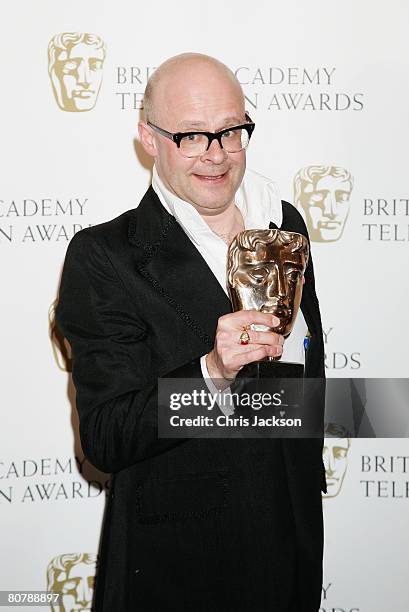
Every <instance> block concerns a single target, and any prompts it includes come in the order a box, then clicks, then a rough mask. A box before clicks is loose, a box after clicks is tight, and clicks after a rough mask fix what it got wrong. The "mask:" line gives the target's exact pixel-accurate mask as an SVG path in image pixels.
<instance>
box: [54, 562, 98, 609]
mask: <svg viewBox="0 0 409 612" xmlns="http://www.w3.org/2000/svg"><path fill="white" fill-rule="evenodd" d="M96 563H97V555H95V554H92V553H69V554H65V555H58V556H57V557H54V558H53V559H51V561H50V563H49V564H48V567H47V591H50V592H52V593H59V594H60V595H61V602H60V603H59V604H58V605H57V606H55V605H52V606H51V610H52V611H53V612H71V611H72V610H91V604H92V598H93V595H94V579H95V572H96Z"/></svg>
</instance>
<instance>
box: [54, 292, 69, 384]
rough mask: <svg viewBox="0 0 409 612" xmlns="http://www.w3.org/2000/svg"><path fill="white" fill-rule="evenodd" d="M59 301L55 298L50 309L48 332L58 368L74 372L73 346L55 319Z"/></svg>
mask: <svg viewBox="0 0 409 612" xmlns="http://www.w3.org/2000/svg"><path fill="white" fill-rule="evenodd" d="M57 301H58V300H54V302H53V303H52V304H51V306H50V308H49V309H48V333H49V336H50V340H51V348H52V350H53V355H54V360H55V363H56V364H57V366H58V368H59V369H60V370H62V371H63V372H72V354H71V347H70V345H69V343H68V341H67V340H66V339H65V337H64V336H63V334H62V333H61V332H60V330H59V329H58V327H57V323H56V321H55V308H56V306H57Z"/></svg>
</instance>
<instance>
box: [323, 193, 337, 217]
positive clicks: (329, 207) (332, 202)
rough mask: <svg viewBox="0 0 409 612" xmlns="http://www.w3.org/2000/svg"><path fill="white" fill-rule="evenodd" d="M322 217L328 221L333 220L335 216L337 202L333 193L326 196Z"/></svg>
mask: <svg viewBox="0 0 409 612" xmlns="http://www.w3.org/2000/svg"><path fill="white" fill-rule="evenodd" d="M324 215H325V216H326V217H328V218H329V219H335V218H336V216H337V200H336V197H335V194H334V193H329V194H327V196H326V198H325V200H324Z"/></svg>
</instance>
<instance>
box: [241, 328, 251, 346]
mask: <svg viewBox="0 0 409 612" xmlns="http://www.w3.org/2000/svg"><path fill="white" fill-rule="evenodd" d="M248 329H249V326H248V325H245V326H244V327H243V331H242V332H241V334H240V344H242V345H243V346H246V345H247V344H250V334H249V333H248V331H247V330H248Z"/></svg>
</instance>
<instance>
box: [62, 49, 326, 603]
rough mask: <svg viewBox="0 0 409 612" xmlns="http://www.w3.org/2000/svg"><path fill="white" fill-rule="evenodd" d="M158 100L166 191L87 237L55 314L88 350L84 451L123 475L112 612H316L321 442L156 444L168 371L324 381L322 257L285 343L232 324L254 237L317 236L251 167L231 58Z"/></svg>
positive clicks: (116, 510)
mask: <svg viewBox="0 0 409 612" xmlns="http://www.w3.org/2000/svg"><path fill="white" fill-rule="evenodd" d="M144 106H145V108H144V113H145V116H144V121H141V122H140V123H139V136H140V141H141V143H142V145H143V147H144V149H145V151H146V152H147V153H148V154H149V155H150V156H152V158H153V160H154V168H153V177H152V185H151V186H150V187H149V189H148V191H147V192H146V194H145V196H144V197H143V199H142V201H141V203H140V204H139V206H138V207H137V208H136V209H134V210H130V211H128V212H125V213H124V214H122V215H121V216H120V217H118V218H116V219H114V220H112V221H109V222H107V223H104V224H101V225H98V226H95V227H93V228H87V229H86V230H83V231H81V232H79V233H78V234H76V236H75V237H74V238H73V240H72V241H71V243H70V245H69V248H68V251H67V256H66V261H65V265H64V271H63V276H62V281H61V288H60V299H59V305H58V307H57V311H56V318H57V322H58V324H59V326H60V328H61V329H62V331H63V332H64V334H65V336H66V337H67V339H68V340H69V342H70V344H71V347H72V353H73V380H74V384H75V386H76V390H77V408H78V413H79V418H80V435H81V443H82V447H83V449H84V452H85V454H86V456H87V457H88V459H89V460H90V461H91V462H92V463H93V464H94V465H95V466H96V467H97V468H99V469H101V470H103V471H106V472H112V473H113V478H112V487H111V491H110V494H109V499H108V507H107V511H106V518H105V521H104V529H103V535H102V543H101V550H100V560H99V571H98V575H97V581H96V598H95V610H98V611H102V610H103V611H106V612H108V611H109V612H112V610H121V611H122V610H123V611H128V610H135V611H138V612H142V611H152V612H162V611H173V610H175V611H176V610H178V611H185V610H186V611H188V612H200V611H203V612H204V611H212V612H217V611H219V610H220V611H222V610H223V611H230V610H232V611H233V610H243V611H249V610H257V612H262V611H264V610H266V611H267V610H268V611H269V612H295V611H297V612H301V611H305V612H314V611H315V610H318V608H319V604H320V593H321V577H322V576H321V566H322V507H321V489H323V490H324V489H325V470H324V467H323V464H322V455H321V451H322V441H321V440H301V439H300V440H279V439H275V440H271V439H270V440H267V439H222V438H219V439H198V438H192V439H184V440H178V439H164V438H159V437H158V432H157V389H158V378H160V377H171V378H185V379H187V378H189V379H190V378H192V379H197V380H198V381H202V382H203V386H204V385H206V388H210V389H211V388H212V385H217V388H227V387H228V386H229V385H231V384H232V383H233V381H234V379H235V378H236V376H237V375H238V373H239V372H240V371H241V370H242V369H243V368H244V367H245V366H247V364H250V363H252V362H254V361H257V360H260V359H263V358H264V357H266V356H274V357H281V359H282V360H288V361H296V362H297V361H298V362H299V363H304V361H305V363H304V366H305V375H306V376H308V377H323V375H324V365H323V342H322V328H321V321H320V314H319V309H318V301H317V298H316V294H315V289H314V274H313V268H312V262H311V261H310V262H309V264H308V268H307V271H306V275H305V285H304V291H303V299H302V303H301V310H300V313H299V315H298V317H297V321H296V325H295V327H294V330H293V332H292V334H291V335H290V336H289V338H288V339H287V340H285V341H283V338H282V337H281V336H279V335H278V334H275V333H274V332H272V331H271V332H251V342H250V344H248V345H241V344H240V341H239V338H240V334H241V332H242V330H243V327H244V326H246V325H251V324H262V325H266V326H268V327H270V328H273V327H274V326H275V325H276V324H277V323H278V320H277V319H276V318H275V317H274V316H273V315H271V314H268V313H262V312H256V311H242V312H236V313H233V312H232V307H231V304H230V301H229V299H228V296H227V289H226V254H227V247H228V244H229V243H230V241H231V240H232V238H233V237H234V236H235V235H236V234H237V233H238V232H240V231H241V230H243V229H250V228H257V229H260V228H268V227H281V228H282V229H285V230H291V231H296V232H300V233H303V234H304V235H306V236H307V230H306V228H305V225H304V223H303V221H302V218H301V216H300V215H299V213H298V212H297V211H296V209H295V208H294V207H293V206H291V205H290V204H289V203H287V202H282V201H281V200H280V199H279V198H278V196H277V191H276V189H275V185H274V183H273V182H272V181H270V180H269V179H266V178H264V177H262V176H260V175H258V174H256V173H254V172H250V171H249V170H246V147H247V145H248V143H249V140H250V137H251V135H252V132H253V129H254V124H253V122H252V121H251V119H250V117H249V116H248V115H247V114H246V111H245V106H244V96H243V92H242V90H241V87H240V85H239V83H238V81H237V80H236V78H235V77H234V75H233V74H232V72H231V71H230V70H229V69H228V68H227V67H226V66H225V65H224V64H222V63H221V62H219V61H217V60H216V59H214V58H211V57H208V56H205V55H200V54H192V53H189V54H183V55H180V56H176V57H174V58H171V59H169V60H167V61H166V62H164V63H163V64H162V65H161V66H160V67H159V68H158V69H157V70H156V72H155V73H154V74H153V75H152V77H151V79H150V81H149V82H148V85H147V88H146V92H145V98H144ZM307 330H309V332H310V334H311V341H310V347H309V349H308V353H307V358H305V354H304V349H303V346H302V345H303V338H304V337H305V334H306V332H307ZM213 388H214V389H215V388H216V387H213ZM217 410H222V409H221V408H220V409H219V408H218V407H217ZM220 414H221V412H220Z"/></svg>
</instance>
